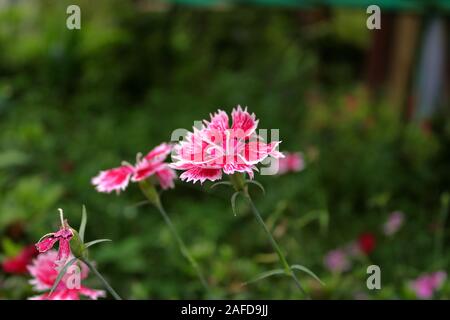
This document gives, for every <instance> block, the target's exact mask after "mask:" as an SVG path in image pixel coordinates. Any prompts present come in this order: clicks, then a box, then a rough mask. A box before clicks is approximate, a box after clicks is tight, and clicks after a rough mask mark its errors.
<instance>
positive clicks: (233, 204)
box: [231, 191, 241, 217]
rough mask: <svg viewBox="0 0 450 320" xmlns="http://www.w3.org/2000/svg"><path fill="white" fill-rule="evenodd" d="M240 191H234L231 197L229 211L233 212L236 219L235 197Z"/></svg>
mask: <svg viewBox="0 0 450 320" xmlns="http://www.w3.org/2000/svg"><path fill="white" fill-rule="evenodd" d="M240 193H241V192H240V191H236V192H235V193H234V194H233V195H232V196H231V209H232V210H233V214H234V216H235V217H236V216H237V211H236V198H237V196H238V195H239V194H240Z"/></svg>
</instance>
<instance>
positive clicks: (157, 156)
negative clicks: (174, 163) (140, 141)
mask: <svg viewBox="0 0 450 320" xmlns="http://www.w3.org/2000/svg"><path fill="white" fill-rule="evenodd" d="M171 151H172V146H171V145H169V144H167V143H161V144H160V145H159V146H157V147H155V148H154V149H153V150H151V151H150V152H149V153H148V154H147V155H146V156H145V157H144V159H145V160H147V161H157V162H162V161H164V160H165V159H166V157H167V156H168V155H169V153H170V152H171Z"/></svg>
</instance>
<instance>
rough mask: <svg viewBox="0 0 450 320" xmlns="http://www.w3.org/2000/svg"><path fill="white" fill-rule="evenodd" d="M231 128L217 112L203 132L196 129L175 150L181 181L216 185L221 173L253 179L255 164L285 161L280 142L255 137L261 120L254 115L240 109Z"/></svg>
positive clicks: (226, 119) (226, 118)
mask: <svg viewBox="0 0 450 320" xmlns="http://www.w3.org/2000/svg"><path fill="white" fill-rule="evenodd" d="M231 119H232V121H231V126H230V123H229V118H228V115H227V113H226V112H224V111H222V110H218V111H217V112H216V113H215V114H212V115H211V119H210V121H207V120H204V125H203V127H202V128H200V129H197V128H195V127H194V129H193V131H192V132H189V133H188V134H187V135H186V137H185V139H184V140H183V141H181V142H180V143H178V144H177V145H176V146H175V147H174V154H173V155H172V160H173V161H174V162H173V163H172V164H171V167H173V168H175V169H177V170H183V171H184V172H183V173H182V174H181V176H180V179H181V180H186V181H193V182H194V183H195V182H197V181H200V183H203V182H204V181H206V180H210V181H215V180H219V179H221V178H222V173H225V174H228V175H231V174H234V173H236V172H241V173H247V174H248V175H249V177H250V178H253V170H257V168H256V164H258V163H260V162H262V161H263V160H264V159H266V158H267V157H269V156H271V157H273V158H276V159H278V158H282V157H283V155H282V154H281V153H280V152H279V151H277V148H278V145H279V144H280V142H279V141H276V142H271V143H265V142H263V139H262V138H261V137H260V136H258V135H257V134H256V128H257V126H258V120H256V116H255V114H250V113H248V112H247V109H245V110H243V109H242V108H241V107H240V106H238V107H237V108H235V109H233V111H232V113H231Z"/></svg>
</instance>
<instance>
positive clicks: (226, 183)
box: [210, 181, 232, 189]
mask: <svg viewBox="0 0 450 320" xmlns="http://www.w3.org/2000/svg"><path fill="white" fill-rule="evenodd" d="M231 185H232V184H231V182H229V181H219V182H216V183H214V184H213V185H212V186H211V187H210V188H211V189H213V188H215V187H217V186H231Z"/></svg>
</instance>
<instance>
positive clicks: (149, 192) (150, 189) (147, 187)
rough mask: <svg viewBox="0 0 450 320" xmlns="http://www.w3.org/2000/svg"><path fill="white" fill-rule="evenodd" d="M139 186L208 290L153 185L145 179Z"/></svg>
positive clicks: (206, 283) (207, 289)
mask: <svg viewBox="0 0 450 320" xmlns="http://www.w3.org/2000/svg"><path fill="white" fill-rule="evenodd" d="M139 186H140V188H141V190H142V193H143V194H144V195H145V197H146V198H147V199H148V200H149V201H150V202H151V203H152V204H153V205H154V206H155V207H156V208H157V209H158V211H159V212H160V213H161V216H162V217H163V219H164V221H165V222H166V224H167V226H168V227H169V230H170V232H171V233H172V236H173V237H174V238H175V240H176V242H177V244H178V247H179V249H180V251H181V253H182V254H183V256H184V257H185V258H186V259H187V260H188V261H189V263H190V264H191V266H192V268H194V270H195V272H196V273H197V277H198V278H199V280H200V282H201V283H202V285H203V287H204V288H205V290H206V291H209V285H208V282H207V281H206V279H205V277H204V276H203V273H202V271H201V269H200V267H199V265H198V264H197V261H195V259H194V258H193V257H192V255H191V253H190V252H189V250H188V249H187V247H186V245H185V244H184V242H183V239H181V236H180V235H179V234H178V231H177V230H176V229H175V226H174V224H173V223H172V220H171V219H170V217H169V215H168V214H167V212H166V210H164V207H163V206H162V204H161V200H160V198H159V195H158V192H157V191H156V188H155V186H154V185H153V184H152V183H151V182H148V181H146V180H143V181H140V182H139Z"/></svg>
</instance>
